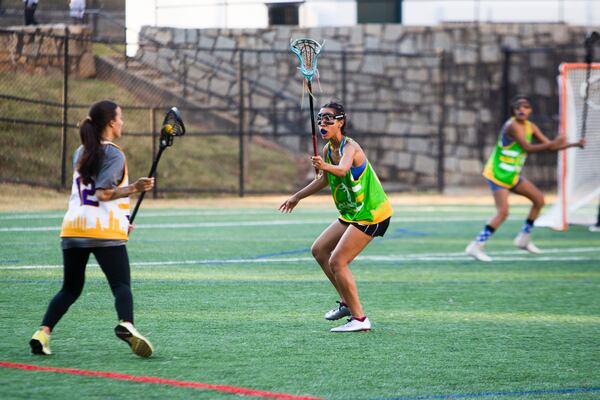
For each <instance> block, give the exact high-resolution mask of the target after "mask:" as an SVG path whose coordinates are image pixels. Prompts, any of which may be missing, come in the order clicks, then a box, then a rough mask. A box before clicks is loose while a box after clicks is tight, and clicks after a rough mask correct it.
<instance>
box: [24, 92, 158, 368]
mask: <svg viewBox="0 0 600 400" xmlns="http://www.w3.org/2000/svg"><path fill="white" fill-rule="evenodd" d="M122 128H123V119H122V116H121V108H120V107H119V106H118V105H117V104H115V103H113V102H112V101H108V100H104V101H100V102H98V103H96V104H94V105H92V107H91V108H90V111H89V116H88V117H87V118H86V119H85V120H83V121H82V122H81V124H80V129H79V134H80V137H81V143H82V145H81V146H79V148H78V149H77V150H76V151H75V153H74V155H73V170H74V173H73V185H72V189H71V197H70V199H69V207H68V210H67V213H66V214H65V216H64V219H63V223H62V230H61V234H60V236H61V238H62V241H61V247H62V252H63V262H64V265H63V271H64V278H63V286H62V289H61V290H60V291H59V292H58V293H57V294H56V295H55V296H54V298H53V299H52V300H51V301H50V304H49V305H48V309H47V310H46V314H45V315H44V319H43V321H42V326H41V327H40V329H39V330H37V331H36V332H35V333H34V335H33V337H32V338H31V340H30V341H29V345H30V346H31V352H32V353H33V354H39V355H49V354H51V351H50V333H51V332H52V330H53V329H54V326H55V325H56V324H57V323H58V321H60V319H61V318H62V316H63V315H64V314H65V313H66V312H67V310H68V309H69V307H70V306H71V305H72V304H73V303H74V302H75V301H76V300H77V298H78V297H79V295H80V294H81V292H82V290H83V285H84V280H85V267H86V265H87V262H88V259H89V257H90V254H94V256H95V257H96V260H97V261H98V264H100V268H101V269H102V271H103V272H104V274H105V275H106V278H107V280H108V283H109V285H110V289H111V291H112V293H113V295H114V297H115V308H116V310H117V315H118V318H119V320H120V323H119V324H118V325H117V327H116V328H115V334H116V335H117V337H119V338H120V339H122V340H124V341H125V342H127V343H128V344H129V346H130V347H131V350H132V351H133V352H134V353H135V354H137V355H138V356H140V357H150V355H151V354H152V352H153V348H152V345H151V344H150V342H149V341H148V339H146V338H145V337H143V336H142V335H140V333H139V332H138V331H137V330H136V329H135V328H134V326H133V296H132V294H131V287H130V283H131V279H130V271H129V258H128V256H127V249H126V247H125V244H126V243H127V239H128V234H129V232H131V230H132V229H133V226H132V225H130V224H129V220H128V216H129V195H130V194H133V193H138V192H144V191H147V190H150V189H151V188H152V187H153V186H154V178H140V179H138V180H137V181H136V182H135V183H133V184H132V185H130V184H129V182H128V177H127V163H126V160H125V155H124V154H123V152H122V151H121V149H120V148H119V147H118V146H117V145H116V144H114V143H113V140H115V139H119V138H120V137H121V130H122ZM86 342H89V339H86V340H85V342H83V341H82V344H83V345H86V344H87V345H93V343H86Z"/></svg>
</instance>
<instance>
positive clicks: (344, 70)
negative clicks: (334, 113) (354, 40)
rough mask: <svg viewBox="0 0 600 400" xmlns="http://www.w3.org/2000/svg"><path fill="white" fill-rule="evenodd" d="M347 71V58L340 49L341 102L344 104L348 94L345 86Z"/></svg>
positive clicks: (344, 52)
mask: <svg viewBox="0 0 600 400" xmlns="http://www.w3.org/2000/svg"><path fill="white" fill-rule="evenodd" d="M347 72H348V67H347V58H346V51H345V50H342V104H344V105H346V104H347V102H346V100H347V99H346V96H347V95H348V92H347V87H346V85H347V84H346V82H347V79H346V75H347Z"/></svg>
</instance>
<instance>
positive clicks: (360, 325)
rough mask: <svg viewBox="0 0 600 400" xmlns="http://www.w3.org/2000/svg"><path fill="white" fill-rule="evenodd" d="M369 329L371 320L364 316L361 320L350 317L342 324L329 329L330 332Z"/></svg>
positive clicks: (364, 330) (367, 330) (366, 330)
mask: <svg viewBox="0 0 600 400" xmlns="http://www.w3.org/2000/svg"><path fill="white" fill-rule="evenodd" d="M370 330H371V321H369V318H365V320H364V321H362V322H361V321H359V320H357V319H354V318H350V319H349V320H348V322H346V323H345V324H344V325H342V326H338V327H337V328H333V329H331V332H369V331H370Z"/></svg>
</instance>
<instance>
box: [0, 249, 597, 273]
mask: <svg viewBox="0 0 600 400" xmlns="http://www.w3.org/2000/svg"><path fill="white" fill-rule="evenodd" d="M576 253H592V254H593V253H600V247H579V248H570V249H549V250H546V251H544V254H548V255H550V254H553V255H551V256H545V255H542V256H533V255H523V254H525V253H523V251H515V250H506V251H497V252H490V253H489V254H490V255H491V256H492V257H493V258H494V260H495V261H533V262H546V261H591V260H595V259H596V258H595V257H589V256H588V257H584V256H574V255H571V254H576ZM563 254H564V255H563ZM357 261H379V262H411V261H421V262H423V261H435V262H440V261H442V262H464V261H471V262H473V264H475V261H474V260H473V259H472V258H471V257H469V256H467V255H465V253H462V252H461V253H431V254H413V255H410V254H409V255H390V256H376V255H373V256H359V257H357ZM299 262H314V259H313V258H312V257H271V258H239V259H238V258H232V259H222V260H218V259H213V260H210V259H204V260H179V261H147V262H132V263H131V266H132V267H137V268H144V267H164V266H171V265H175V266H184V265H208V264H210V265H215V264H264V263H271V264H282V263H299ZM89 265H90V266H94V267H97V266H98V264H92V263H90V264H89ZM59 268H62V265H51V264H47V265H44V264H41V265H15V266H0V270H27V269H59Z"/></svg>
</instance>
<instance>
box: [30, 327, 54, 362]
mask: <svg viewBox="0 0 600 400" xmlns="http://www.w3.org/2000/svg"><path fill="white" fill-rule="evenodd" d="M29 346H30V347H31V353H32V354H38V355H41V356H44V355H45V356H49V355H50V354H52V351H50V335H48V334H47V333H46V332H44V331H43V330H42V329H41V328H40V329H38V330H37V331H35V333H34V334H33V336H32V337H31V340H30V341H29Z"/></svg>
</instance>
